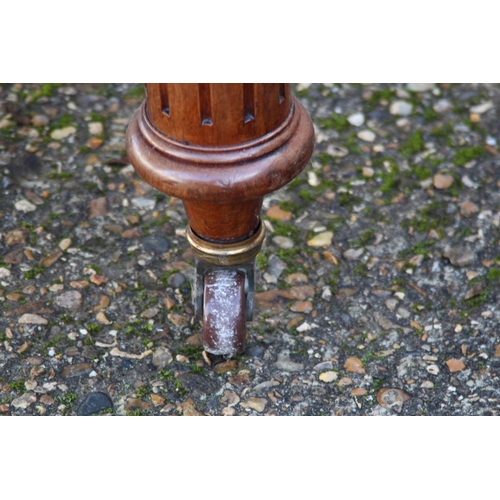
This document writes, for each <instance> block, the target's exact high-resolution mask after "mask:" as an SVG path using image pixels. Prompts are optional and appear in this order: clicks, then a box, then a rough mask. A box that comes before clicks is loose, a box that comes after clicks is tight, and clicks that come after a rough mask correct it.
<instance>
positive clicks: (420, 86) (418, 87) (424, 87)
mask: <svg viewBox="0 0 500 500" xmlns="http://www.w3.org/2000/svg"><path fill="white" fill-rule="evenodd" d="M434 85H435V84H434V83H408V84H407V85H406V88H407V89H408V90H411V91H412V92H428V91H429V90H432V89H433V88H434Z"/></svg>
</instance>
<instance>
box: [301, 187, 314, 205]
mask: <svg viewBox="0 0 500 500" xmlns="http://www.w3.org/2000/svg"><path fill="white" fill-rule="evenodd" d="M299 196H300V197H301V198H302V199H303V200H304V201H305V202H306V203H311V202H312V201H314V200H316V196H315V195H314V194H313V193H311V191H309V190H308V189H301V190H300V191H299Z"/></svg>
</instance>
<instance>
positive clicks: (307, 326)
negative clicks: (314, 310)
mask: <svg viewBox="0 0 500 500" xmlns="http://www.w3.org/2000/svg"><path fill="white" fill-rule="evenodd" d="M311 329H312V326H311V325H310V324H309V323H308V322H307V321H304V323H302V324H301V325H300V326H299V327H297V331H298V332H299V333H302V332H307V331H309V330H311Z"/></svg>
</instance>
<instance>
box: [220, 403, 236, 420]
mask: <svg viewBox="0 0 500 500" xmlns="http://www.w3.org/2000/svg"><path fill="white" fill-rule="evenodd" d="M235 413H236V410H235V409H234V408H231V407H230V406H226V407H225V408H222V416H223V417H232V416H233V415H234V414H235Z"/></svg>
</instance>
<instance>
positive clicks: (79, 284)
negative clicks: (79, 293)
mask: <svg viewBox="0 0 500 500" xmlns="http://www.w3.org/2000/svg"><path fill="white" fill-rule="evenodd" d="M69 286H70V287H71V288H77V289H79V290H81V289H83V288H88V287H89V286H90V283H89V282H88V281H70V283H69Z"/></svg>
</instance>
